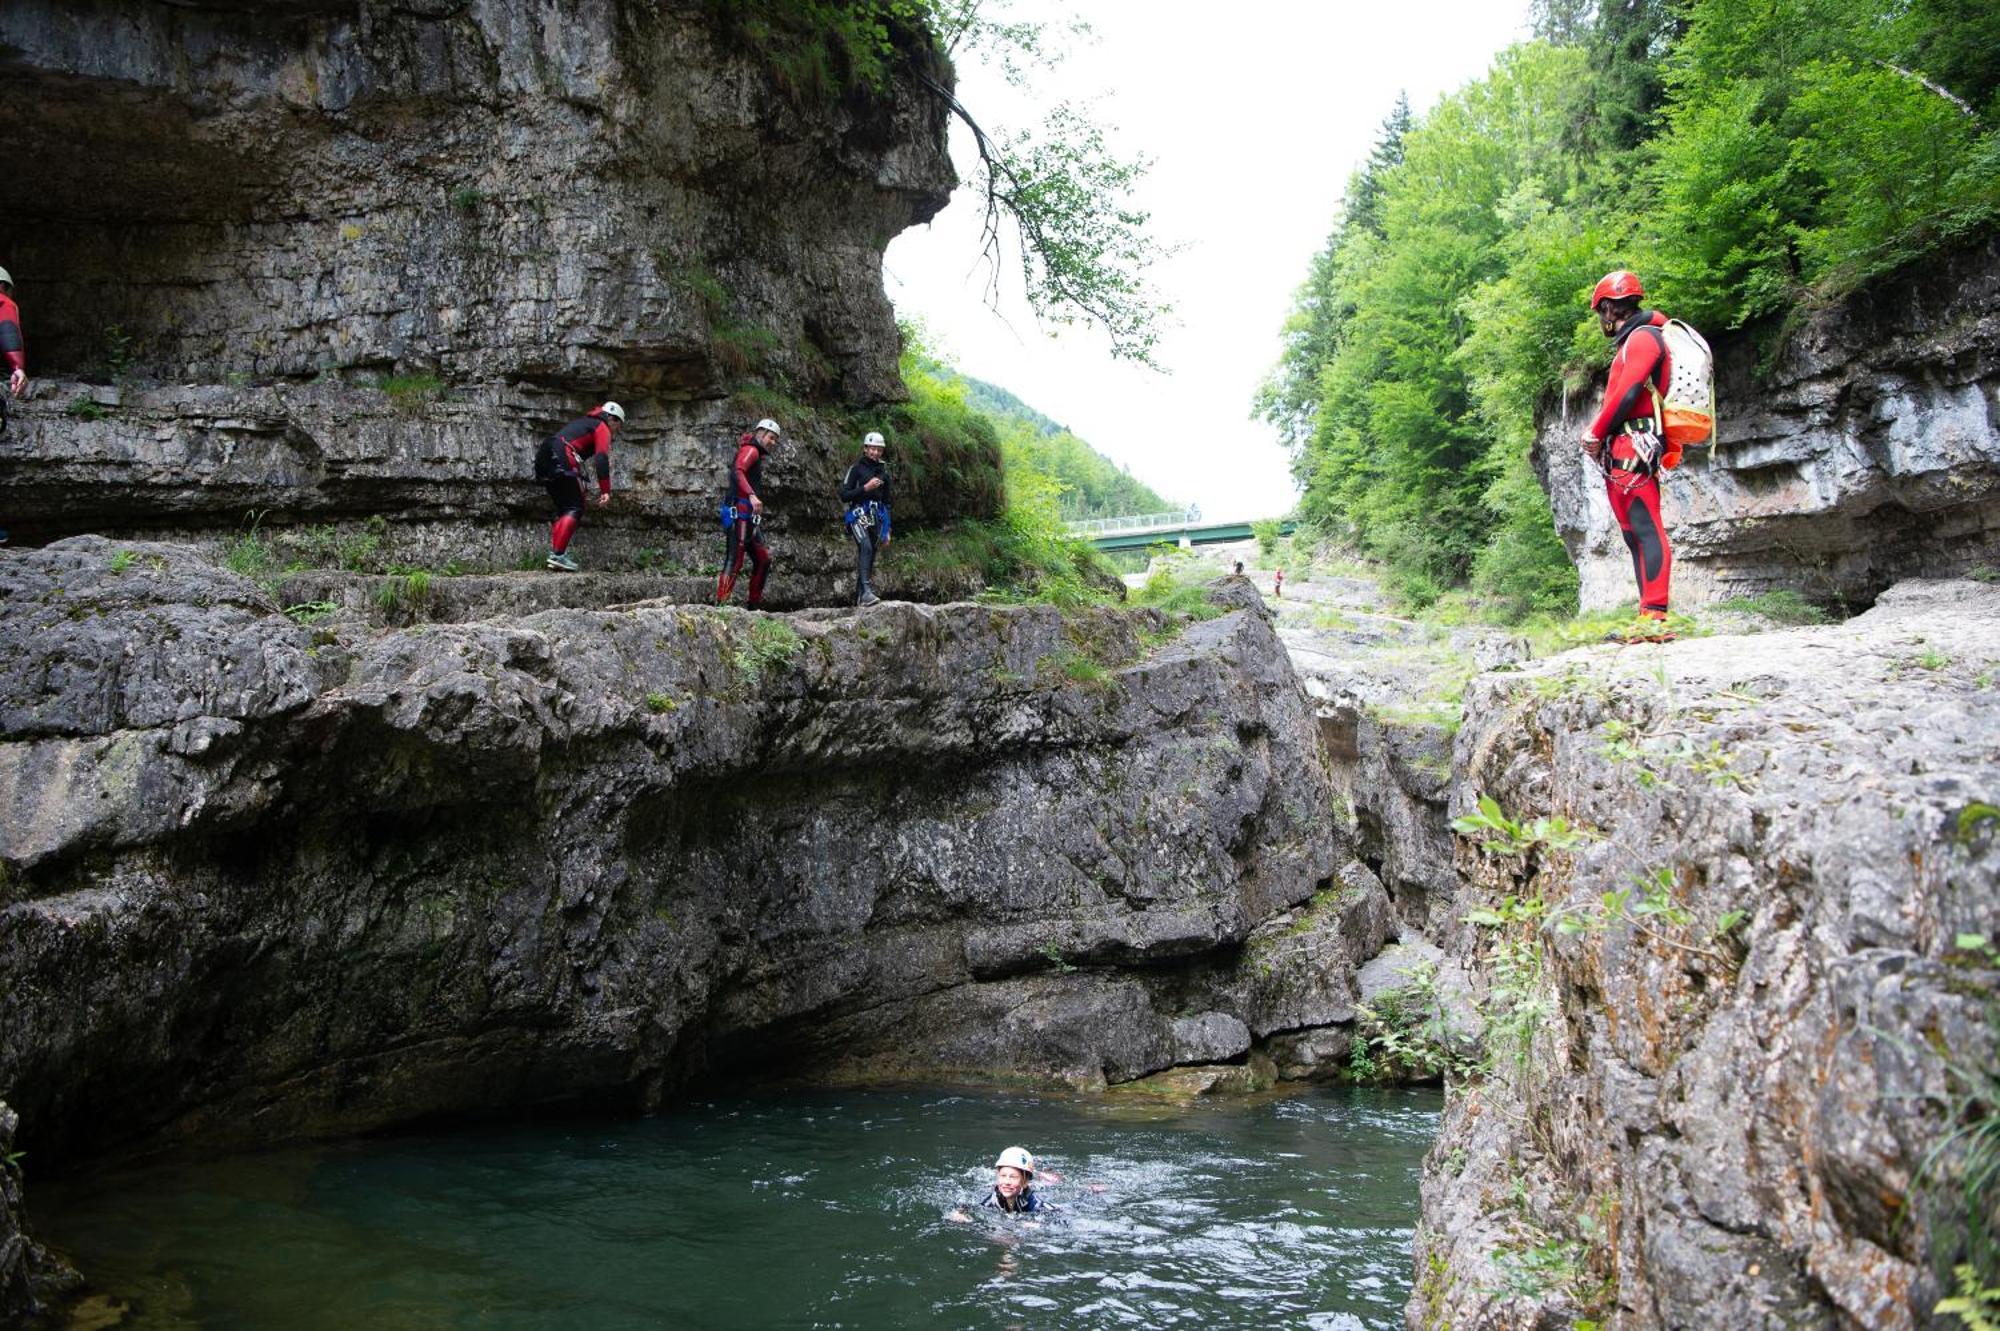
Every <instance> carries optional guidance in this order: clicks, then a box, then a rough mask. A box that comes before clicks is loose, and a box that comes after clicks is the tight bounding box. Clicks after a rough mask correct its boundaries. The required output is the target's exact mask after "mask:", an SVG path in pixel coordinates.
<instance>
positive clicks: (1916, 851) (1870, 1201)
mask: <svg viewBox="0 0 2000 1331" xmlns="http://www.w3.org/2000/svg"><path fill="white" fill-rule="evenodd" d="M1996 670H2000V591H1996V590H1995V589H1992V588H1989V587H1984V586H1981V585H1980V584H1976V583H1972V582H1941V583H1910V584H1904V585H1902V586H1899V587H1898V588H1896V589H1894V590H1892V591H1891V592H1890V593H1888V594H1885V595H1884V596H1883V597H1882V598H1881V600H1880V601H1879V602H1878V603H1877V605H1876V607H1875V609H1873V610H1872V611H1870V612H1869V613H1868V614H1866V615H1863V616H1861V617H1860V618H1858V619H1856V620H1853V621H1851V622H1849V623H1847V624H1844V625H1841V626H1839V627H1831V628H1820V629H1810V630H1798V631H1793V632H1786V633H1772V634H1766V635H1763V636H1760V637H1757V638H1755V639H1749V640H1745V639H1742V638H1723V637H1718V638H1708V639H1700V640H1695V641H1684V642H1679V643H1674V644H1672V645H1669V646H1666V647H1664V648H1659V649H1653V648H1646V649H1625V650H1623V651H1620V650H1618V649H1613V648H1603V649H1596V650H1593V651H1587V652H1582V653H1572V654H1570V655H1568V656H1564V657H1557V658H1553V659H1550V660H1547V661H1538V662H1534V663H1531V664H1529V665H1526V666H1524V667H1521V668H1520V669H1518V670H1516V671H1514V672H1510V673H1506V674H1490V675H1486V676H1483V677H1481V678H1480V679H1479V680H1478V681H1476V682H1475V684H1474V685H1473V687H1472V689H1471V690H1470V691H1469V693H1468V695H1467V707H1466V722H1465V726H1464V729H1463V730H1462V731H1461V732H1460V734H1459V736H1458V738H1457V742H1456V744H1457V747H1456V751H1455V755H1454V768H1455V780H1454V782H1453V784H1452V786H1451V788H1450V807H1451V812H1452V813H1453V814H1456V815H1467V814H1470V813H1472V812H1473V811H1474V805H1475V801H1476V800H1477V798H1478V797H1479V796H1481V795H1486V796H1490V797H1492V798H1493V799H1494V800H1495V801H1497V803H1498V804H1499V806H1500V807H1501V809H1502V811H1503V812H1504V814H1505V815H1506V816H1508V817H1510V818H1512V819H1514V820H1516V821H1517V822H1519V823H1522V824H1527V823H1530V822H1531V821H1532V820H1534V819H1536V818H1561V819H1563V820H1566V822H1567V823H1568V824H1569V825H1570V826H1572V827H1574V828H1581V829H1584V830H1585V831H1586V832H1587V833H1588V835H1587V837H1586V838H1585V839H1583V840H1580V841H1576V842H1574V843H1572V842H1571V839H1570V838H1569V837H1567V836H1564V835H1562V834H1561V833H1560V830H1557V831H1555V832H1551V831H1550V830H1549V829H1548V828H1547V827H1544V828H1543V829H1541V831H1540V832H1539V833H1537V832H1536V831H1535V830H1534V829H1532V828H1525V829H1524V830H1523V831H1522V832H1521V833H1520V834H1519V836H1518V837H1517V844H1515V845H1514V846H1512V847H1509V846H1507V845H1505V844H1504V843H1503V841H1502V840H1501V839H1500V838H1497V837H1495V836H1493V835H1488V834H1473V835H1461V836H1460V837H1459V838H1458V841H1457V861H1458V867H1459V870H1460V874H1461V877H1462V880H1463V886H1462V887H1461V888H1460V890H1459V892H1458V894H1457V896H1456V898H1455V899H1454V900H1453V901H1452V902H1451V903H1450V908H1449V909H1448V910H1447V911H1444V912H1441V914H1443V915H1445V916H1448V917H1449V918H1451V919H1453V920H1454V921H1456V922H1457V923H1456V924H1455V926H1454V930H1453V932H1452V933H1451V935H1450V936H1449V937H1448V939H1447V940H1446V942H1447V948H1448V950H1449V951H1450V953H1451V954H1452V956H1453V957H1454V958H1455V959H1457V960H1458V961H1460V962H1461V963H1463V964H1464V965H1465V966H1466V967H1467V968H1468V969H1469V970H1470V971H1471V973H1472V974H1473V976H1474V978H1475V983H1476V986H1477V988H1478V989H1479V991H1480V994H1481V999H1482V1006H1483V1008H1484V1011H1485V1015H1486V1019H1487V1027H1486V1029H1487V1038H1488V1042H1489V1055H1490V1057H1491V1058H1492V1059H1493V1071H1492V1072H1491V1073H1490V1074H1489V1075H1487V1076H1485V1077H1484V1078H1475V1079H1472V1080H1468V1081H1467V1082H1465V1083H1464V1084H1462V1085H1460V1086H1459V1087H1458V1088H1457V1089H1456V1090H1455V1091H1454V1093H1453V1094H1452V1096H1451V1098H1450V1102H1449V1104H1448V1107H1447V1111H1446V1114H1445V1120H1444V1125H1443V1129H1442V1132H1441V1136H1440V1139H1439V1141H1438V1144H1437V1146H1436V1148H1435V1150H1434V1151H1433V1153H1432V1155H1431V1157H1430V1160H1429V1162H1428V1168H1427V1172H1426V1178H1425V1183H1424V1225H1423V1229H1422V1231H1421V1232H1420V1235H1419V1239H1418V1252H1417V1281H1418V1289H1417V1294H1416V1297H1415V1298H1414V1300H1413V1301H1412V1303H1411V1305H1410V1311H1409V1321H1410V1325H1411V1326H1412V1327H1413V1328H1418V1327H1441V1326H1481V1327H1520V1328H1527V1327H1543V1326H1555V1325H1568V1324H1569V1322H1570V1319H1573V1318H1577V1317H1589V1318H1594V1319H1596V1320H1598V1321H1599V1322H1600V1323H1601V1324H1603V1325H1605V1326H1608V1327H1616V1328H1630V1329H1636V1328H1655V1327H1710V1326H1714V1327H1722V1326H1727V1327H1746V1328H1748V1327H1788V1328H1797V1327H1826V1328H1835V1327H1857V1328H1858V1327H1868V1328H1895V1327H1918V1326H1934V1325H1939V1324H1940V1323H1939V1321H1938V1320H1937V1319H1933V1318H1932V1317H1931V1315H1930V1310H1931V1309H1932V1307H1933V1306H1934V1305H1935V1304H1936V1302H1937V1300H1938V1299H1939V1297H1940V1296H1941V1293H1942V1292H1943V1290H1942V1288H1941V1285H1940V1279H1939V1273H1938V1268H1939V1267H1941V1266H1943V1267H1948V1266H1949V1264H1950V1263H1951V1262H1953V1261H1957V1260H1964V1258H1963V1257H1962V1256H1960V1254H1961V1253H1962V1252H1963V1250H1964V1249H1963V1242H1964V1240H1963V1234H1964V1228H1963V1226H1964V1224H1965V1222H1966V1219H1967V1206H1968V1199H1970V1205H1972V1206H1973V1207H1975V1208H1983V1212H1984V1213H1983V1215H1981V1216H1979V1217H1978V1220H1979V1222H1980V1223H1983V1224H1984V1225H1985V1226H1986V1227H1987V1230H1988V1232H1989V1233H1991V1232H1994V1230H1995V1228H1996V1227H2000V1193H1996V1191H1995V1190H1994V1189H1993V1188H1991V1187H1990V1186H1988V1187H1986V1188H1984V1189H1983V1190H1981V1189H1979V1188H1977V1187H1974V1186H1972V1185H1971V1184H1969V1183H1968V1181H1967V1168H1968V1158H1967V1155H1966V1153H1965V1148H1966V1146H1967V1144H1968V1143H1967V1140H1966V1139H1965V1138H1964V1137H1963V1136H1959V1137H1957V1138H1955V1139H1953V1136H1952V1134H1953V1133H1954V1130H1955V1129H1959V1128H1963V1127H1966V1126H1969V1125H1971V1124H1975V1123H1977V1122H1978V1121H1980V1116H1982V1115H1984V1116H1987V1117H1989V1118H1990V1116H1991V1115H1992V1114H1993V1112H1994V1105H1993V1100H1992V1095H1993V1091H1992V1087H1993V1083H1992V1069H1993V1067H1994V1066H1995V1062H1996V1053H2000V1050H1996V1045H1995V1033H1994V1027H1993V1024H1992V1021H1991V1016H1992V1012H1993V1010H1994V1004H1995V1002H1996V1000H2000V967H1996V958H1995V954H1994V952H1993V951H1992V949H1991V943H1990V939H1991V936H1992V931H1993V924H1994V921H1995V920H1996V919H2000V851H1996V843H1995V813H1994V809H1993V805H1992V800H1993V792H1994V791H1995V790H1996V789H2000V704H1996V695H1995V694H1994V692H1993V691H1992V689H1991V687H1990V685H1991V682H1992V677H1993V674H1994V672H1995V671H1996ZM1621 893H1622V894H1625V895H1624V896H1623V897H1622V898H1620V897H1618V896H1616V895H1615V894H1621ZM1607 894H1614V895H1612V896H1610V897H1609V898H1608V897H1607ZM1523 902H1529V903H1533V904H1531V905H1528V906H1523V905H1522V904H1521V903H1523ZM1510 903H1511V904H1510ZM1614 903H1622V904H1614ZM1476 912H1487V913H1488V914H1485V915H1477V914H1475V913H1476ZM1469 916H1470V917H1473V919H1472V920H1468V918H1467V917H1469ZM1475 921H1483V922H1475ZM1965 935H1982V936H1984V938H1985V940H1986V941H1966V940H1965V939H1964V938H1963V936H1965ZM1987 1278H1988V1279H1989V1281H1990V1279H1991V1276H1990V1274H1989V1275H1988V1277H1987Z"/></svg>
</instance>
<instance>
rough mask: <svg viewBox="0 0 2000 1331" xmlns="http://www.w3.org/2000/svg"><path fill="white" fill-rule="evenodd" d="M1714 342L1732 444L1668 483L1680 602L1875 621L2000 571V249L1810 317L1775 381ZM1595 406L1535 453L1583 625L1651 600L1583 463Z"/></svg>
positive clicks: (1552, 421) (1778, 363)
mask: <svg viewBox="0 0 2000 1331" xmlns="http://www.w3.org/2000/svg"><path fill="white" fill-rule="evenodd" d="M1669 313H1671V311H1669ZM1706 331H1710V332H1711V341H1712V343H1713V345H1714V347H1715V350H1716V354H1717V368H1718V375H1717V381H1716V395H1717V399H1718V407H1719V411H1720V416H1721V430H1720V433H1719V436H1718V438H1717V441H1716V443H1715V445H1714V446H1713V447H1712V448H1709V449H1700V450H1694V451H1692V452H1690V453H1689V454H1688V459H1687V461H1686V463H1685V464H1684V465H1683V466H1681V467H1680V468H1678V469H1676V470H1675V471H1673V472H1670V473H1668V475H1667V480H1666V484H1665V489H1664V503H1665V507H1666V517H1667V525H1668V530H1669V534H1670V536H1671V538H1672V541H1673V547H1674V595H1675V599H1676V600H1677V601H1681V602H1684V603H1686V604H1690V605H1698V604H1701V603H1703V602H1706V601H1712V600H1717V599H1723V598H1727V597H1731V596H1738V595H1745V594H1751V593H1756V592H1761V591H1766V590H1769V589H1771V588H1774V587H1784V588H1792V589H1795V590H1799V591H1801V592H1803V593H1804V594H1805V595H1807V596H1808V597H1811V598H1813V599H1815V600H1819V601H1824V602H1829V603H1832V602H1842V601H1844V602H1846V603H1848V604H1850V605H1865V604H1867V603H1868V602H1870V601H1872V600H1873V599H1874V597H1875V596H1876V594H1877V593H1879V592H1881V591H1882V590H1883V589H1884V588H1885V587H1887V586H1889V585H1890V584H1891V583H1893V582H1895V581H1897V580H1898V579H1900V578H1905V577H1911V576H1924V577H1941V576H1950V575H1960V574H1963V573H1966V572H1968V571H1970V570H1972V569H1973V568H1976V567H1979V566H1981V565H1990V564H1993V563H1995V562H1996V561H2000V241H1989V242H1987V243H1986V244H1985V245H1984V246H1982V247H1980V248H1977V249H1973V250H1970V251H1965V252H1960V253H1957V254H1951V255H1946V256H1942V257H1940V258H1938V259H1936V260H1935V261H1928V262H1926V263H1925V264H1924V265H1923V267H1922V268H1921V270H1919V271H1915V272H1912V273H1910V274H1908V275H1904V276H1899V277H1898V278H1895V279H1893V280H1889V281H1885V282H1883V283H1880V284H1878V285H1877V286H1876V287H1874V288H1872V289H1870V290H1868V291H1866V292H1864V293H1862V294H1861V295H1858V296H1856V297H1854V298H1852V299H1850V300H1848V301H1846V302H1844V303H1842V304H1840V305H1837V306H1834V307H1832V308H1829V309H1826V310H1822V311H1820V312H1818V313H1816V314H1812V315H1810V316H1807V317H1806V318H1805V320H1804V322H1803V325H1802V326H1801V327H1800V328H1799V329H1798V330H1797V331H1796V332H1795V333H1794V334H1792V335H1791V336H1790V337H1789V338H1788V340H1787V341H1786V343H1785V347H1784V350H1783V352H1782V353H1781V354H1780V355H1779V356H1778V357H1777V359H1776V360H1775V362H1774V363H1773V364H1772V365H1771V366H1770V367H1769V369H1768V371H1764V372H1760V371H1759V370H1758V367H1757V354H1758V353H1757V348H1756V347H1755V346H1754V345H1752V343H1751V341H1750V339H1748V338H1743V337H1716V336H1714V335H1713V330H1706ZM1597 400H1598V398H1597V396H1596V394H1595V392H1593V394H1592V395H1591V396H1589V397H1588V398H1587V399H1576V400H1572V401H1569V402H1566V403H1563V404H1559V405H1558V406H1556V407H1554V408H1552V409H1550V410H1548V411H1545V412H1544V413H1543V429H1542V433H1541V437H1540V439H1539V441H1538V443H1537V446H1536V450H1535V463H1536V467H1537V469H1538V470H1539V471H1540V473H1541V475H1542V478H1543V483H1544V485H1545V486H1546V487H1547V489H1548V491H1549V496H1550V500H1551V502H1552V504H1553V506H1554V508H1555V514H1556V527H1557V530H1558V531H1559V532H1560V533H1561V534H1562V538H1563V541H1564V543H1565V544H1566V545H1567V546H1568V547H1569V551H1570V557H1571V559H1572V560H1573V561H1574V562H1575V563H1576V566H1577V569H1578V571H1579V573H1580V574H1581V575H1582V580H1583V586H1582V593H1581V599H1582V603H1583V605H1584V606H1585V607H1586V608H1595V607H1602V606H1611V605H1616V604H1618V603H1619V602H1621V601H1630V600H1633V599H1635V598H1636V596H1637V591H1636V590H1635V586H1634V583H1633V578H1632V565H1631V558H1630V556H1629V555H1628V554H1627V553H1626V550H1625V545H1624V542H1623V541H1622V540H1621V539H1620V537H1619V534H1618V527H1617V523H1616V522H1615V521H1614V520H1613V518H1612V516H1611V510H1610V507H1609V505H1608V504H1607V502H1606V501H1605V498H1604V484H1603V481H1602V479H1601V478H1600V477H1599V476H1598V474H1597V472H1596V470H1595V469H1594V468H1592V467H1591V466H1590V465H1589V464H1588V463H1587V462H1586V461H1585V460H1584V459H1583V457H1582V454H1581V453H1580V452H1579V450H1578V449H1577V447H1576V441H1575V437H1576V433H1577V431H1578V429H1579V428H1580V426H1581V423H1582V421H1583V420H1584V419H1587V417H1588V413H1589V412H1590V411H1592V410H1594V409H1595V407H1596V405H1597Z"/></svg>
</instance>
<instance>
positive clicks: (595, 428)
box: [535, 402, 625, 573]
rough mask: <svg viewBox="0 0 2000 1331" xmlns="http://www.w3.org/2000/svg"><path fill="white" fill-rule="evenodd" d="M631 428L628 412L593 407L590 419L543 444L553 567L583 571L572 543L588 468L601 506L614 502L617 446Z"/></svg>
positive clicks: (540, 471)
mask: <svg viewBox="0 0 2000 1331" xmlns="http://www.w3.org/2000/svg"><path fill="white" fill-rule="evenodd" d="M623 424H625V408H623V407H621V406H619V405H618V404H617V403H616V402H607V403H605V404H604V405H603V406H601V407H593V408H591V410H590V411H589V413H588V414H586V415H582V416H579V417H577V418H576V419H575V420H573V421H571V422H570V423H569V424H568V425H565V426H563V427H562V429H560V430H557V431H556V432H555V433H554V434H552V435H550V436H549V437H548V438H546V439H544V440H542V444H541V447H540V448H538V449H536V450H535V479H536V480H538V481H540V482H541V483H542V486H543V488H544V489H546V490H547V491H548V492H549V500H550V502H552V503H553V504H554V505H555V510H556V512H555V520H554V521H553V522H551V523H550V524H549V567H550V568H552V569H555V570H557V571H558V572H561V573H574V572H576V571H577V570H578V569H579V568H580V567H582V566H581V565H579V564H578V563H577V562H576V560H575V559H573V558H572V557H571V556H570V553H569V541H570V537H572V536H574V535H576V525H577V524H578V523H579V522H581V521H583V462H584V459H585V458H588V459H590V460H591V462H592V464H593V470H595V471H596V472H597V506H598V507H599V508H603V507H604V506H605V505H607V504H609V503H610V502H611V440H612V438H613V437H614V436H616V435H617V433H618V427H619V426H621V425H623Z"/></svg>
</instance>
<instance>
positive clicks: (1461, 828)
mask: <svg viewBox="0 0 2000 1331" xmlns="http://www.w3.org/2000/svg"><path fill="white" fill-rule="evenodd" d="M1451 826H1452V830H1453V831H1455V832H1458V833H1459V834H1460V835H1462V836H1466V837H1469V838H1471V839H1472V840H1474V841H1477V842H1478V843H1479V844H1480V845H1481V846H1482V847H1483V848H1484V849H1486V850H1487V851H1490V852H1491V853H1493V854H1495V855H1526V854H1527V853H1528V852H1529V851H1531V850H1535V849H1538V848H1546V849H1549V850H1575V849H1576V848H1577V847H1578V846H1581V845H1583V844H1584V843H1585V842H1588V841H1591V840H1594V839H1595V837H1596V833H1594V832H1592V831H1591V830H1590V829H1589V828H1585V827H1576V826H1573V825H1572V824H1571V823H1570V821H1569V820H1568V819H1566V818H1564V817H1562V816H1561V815H1560V814H1558V815H1556V816H1555V817H1551V818H1537V819H1535V820H1534V821H1532V822H1527V823H1523V822H1519V821H1517V820H1515V819H1513V818H1509V817H1508V816H1507V814H1506V812H1505V811H1504V810H1503V809H1501V807H1500V804H1499V801H1497V800H1495V799H1494V798H1493V797H1492V796H1491V795H1481V796H1480V797H1479V803H1478V807H1477V808H1476V809H1475V811H1474V812H1472V813H1469V814H1467V815H1465V816H1464V817H1463V818H1454V819H1452V821H1451Z"/></svg>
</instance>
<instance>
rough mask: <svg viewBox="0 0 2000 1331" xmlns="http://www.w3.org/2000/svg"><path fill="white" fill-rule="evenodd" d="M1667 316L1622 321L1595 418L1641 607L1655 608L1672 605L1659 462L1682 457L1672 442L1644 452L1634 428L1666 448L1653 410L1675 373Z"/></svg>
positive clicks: (1650, 313) (1651, 313) (1649, 314)
mask: <svg viewBox="0 0 2000 1331" xmlns="http://www.w3.org/2000/svg"><path fill="white" fill-rule="evenodd" d="M1666 322H1667V316H1666V315H1664V314H1661V313H1660V312H1659V311H1658V310H1640V311H1638V312H1637V313H1636V314H1634V315H1633V316H1632V317H1631V318H1629V319H1627V320H1626V321H1625V323H1624V324H1623V325H1622V326H1621V327H1620V328H1619V329H1618V332H1617V335H1616V337H1615V343H1616V345H1617V348H1618V354H1617V355H1615V356H1613V357H1612V359H1611V377H1610V379H1609V380H1608V381H1607V382H1606V383H1605V385H1604V405H1603V406H1602V407H1601V408H1599V409H1598V412H1597V418H1596V419H1595V420H1593V421H1592V422H1591V423H1590V434H1591V436H1592V437H1593V438H1595V439H1597V440H1599V441H1603V440H1605V439H1609V440H1610V441H1611V443H1610V448H1609V451H1608V453H1607V454H1606V455H1605V468H1606V469H1605V473H1604V492H1605V494H1606V495H1607V496H1608V497H1609V498H1610V500H1611V512H1612V514H1613V515H1614V516H1615V517H1616V518H1617V519H1618V530H1619V531H1620V532H1621V533H1623V535H1624V537H1625V548H1626V549H1628V550H1630V551H1631V552H1632V576H1633V577H1634V578H1636V579H1637V580H1638V583H1639V610H1640V613H1642V614H1653V615H1664V614H1665V613H1666V612H1667V584H1668V581H1669V580H1670V579H1671V578H1672V576H1673V571H1674V552H1673V549H1672V547H1670V546H1669V545H1668V544H1667V524H1666V522H1665V521H1664V520H1663V519H1662V517H1661V515H1660V476H1659V469H1660V467H1662V466H1666V467H1671V466H1673V465H1675V464H1676V463H1678V462H1679V461H1680V452H1679V450H1678V449H1674V450H1672V451H1671V452H1668V453H1666V454H1665V455H1664V456H1659V457H1658V458H1657V461H1654V460H1652V459H1648V458H1645V457H1642V456H1640V450H1639V449H1637V448H1634V447H1633V439H1632V435H1633V433H1635V432H1637V433H1644V434H1651V435H1652V436H1653V447H1654V448H1656V449H1666V448H1667V445H1666V443H1665V442H1664V441H1663V440H1661V439H1660V438H1659V431H1660V423H1659V422H1658V421H1657V420H1656V419H1655V418H1654V414H1653V413H1654V410H1655V399H1654V393H1655V392H1657V393H1658V394H1659V395H1660V397H1662V398H1664V397H1665V396H1666V392H1667V381H1668V380H1669V378H1671V377H1672V374H1673V360H1672V357H1671V356H1670V354H1669V353H1668V351H1667V340H1666V337H1665V336H1664V335H1663V334H1661V333H1659V332H1656V331H1654V330H1656V329H1660V328H1664V327H1665V326H1666ZM1649 385H1650V387H1651V391H1649V388H1648V386H1649Z"/></svg>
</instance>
